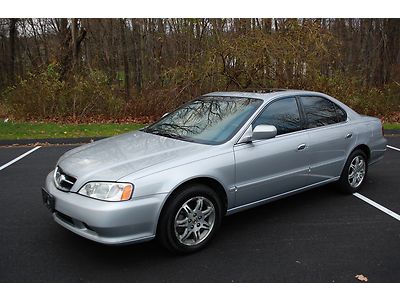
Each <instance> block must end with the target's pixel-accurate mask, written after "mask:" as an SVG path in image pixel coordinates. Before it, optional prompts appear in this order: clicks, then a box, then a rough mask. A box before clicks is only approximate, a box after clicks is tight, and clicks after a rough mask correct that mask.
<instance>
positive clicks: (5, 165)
mask: <svg viewBox="0 0 400 300" xmlns="http://www.w3.org/2000/svg"><path fill="white" fill-rule="evenodd" d="M40 147H41V146H37V147H35V148H33V149H31V150H29V151H27V152H25V153H24V154H22V155H20V156H18V157H17V158H14V159H13V160H12V161H10V162H8V163H6V164H4V165H2V166H1V167H0V171H1V170H3V169H5V168H7V167H8V166H10V165H12V164H13V163H15V162H17V161H19V160H20V159H21V158H24V157H25V156H27V155H29V154H31V153H32V152H33V151H36V150H37V149H39V148H40Z"/></svg>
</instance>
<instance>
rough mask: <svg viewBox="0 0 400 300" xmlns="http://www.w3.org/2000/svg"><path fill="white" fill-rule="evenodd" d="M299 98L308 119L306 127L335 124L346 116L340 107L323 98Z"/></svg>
mask: <svg viewBox="0 0 400 300" xmlns="http://www.w3.org/2000/svg"><path fill="white" fill-rule="evenodd" d="M300 99H301V104H302V105H303V108H304V113H305V115H306V119H307V121H308V128H314V127H320V126H325V125H330V124H335V123H338V122H342V121H345V120H346V118H347V116H346V113H345V112H344V111H343V110H342V109H341V108H340V107H338V106H337V105H335V104H334V103H333V102H332V101H329V100H327V99H325V98H321V97H300ZM336 107H337V108H336ZM340 114H341V115H340ZM343 119H344V120H343Z"/></svg>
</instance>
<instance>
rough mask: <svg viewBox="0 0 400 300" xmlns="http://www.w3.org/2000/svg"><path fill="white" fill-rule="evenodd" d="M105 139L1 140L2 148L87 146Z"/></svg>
mask: <svg viewBox="0 0 400 300" xmlns="http://www.w3.org/2000/svg"><path fill="white" fill-rule="evenodd" d="M104 138H106V137H81V138H48V139H20V140H0V146H24V145H34V144H49V145H63V144H65V145H68V144H87V143H91V142H94V141H98V140H101V139H104Z"/></svg>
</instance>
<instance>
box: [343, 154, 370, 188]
mask: <svg viewBox="0 0 400 300" xmlns="http://www.w3.org/2000/svg"><path fill="white" fill-rule="evenodd" d="M357 160H358V162H357ZM356 165H357V167H355V166H356ZM352 172H353V177H352V178H350V175H351V173H352ZM367 172H368V159H367V155H366V154H365V152H364V151H362V150H359V149H358V150H354V151H353V152H352V153H351V154H350V156H349V157H348V159H347V161H346V164H345V165H344V168H343V171H342V174H341V175H340V179H339V181H338V185H339V188H340V190H341V191H342V192H343V193H346V194H353V193H356V192H358V191H359V190H360V189H361V187H362V185H363V183H364V182H365V179H366V177H367Z"/></svg>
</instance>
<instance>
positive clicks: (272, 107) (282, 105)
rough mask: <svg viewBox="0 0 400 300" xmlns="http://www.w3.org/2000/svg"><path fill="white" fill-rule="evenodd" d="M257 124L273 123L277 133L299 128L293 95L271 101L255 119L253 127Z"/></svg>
mask: <svg viewBox="0 0 400 300" xmlns="http://www.w3.org/2000/svg"><path fill="white" fill-rule="evenodd" d="M257 125H274V126H275V127H276V129H277V130H278V132H277V134H278V135H279V134H284V133H289V132H293V131H297V130H301V129H302V126H301V122H300V113H299V109H298V107H297V102H296V99H295V98H294V97H293V98H284V99H280V100H277V101H275V102H272V103H271V104H269V105H268V106H267V108H266V109H265V110H264V111H263V112H262V113H261V115H260V116H259V117H258V118H257V119H256V120H255V122H254V123H253V128H255V127H256V126H257Z"/></svg>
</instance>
